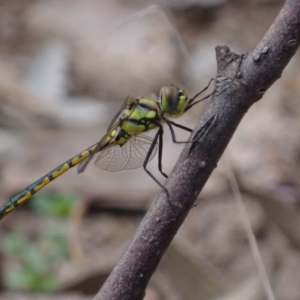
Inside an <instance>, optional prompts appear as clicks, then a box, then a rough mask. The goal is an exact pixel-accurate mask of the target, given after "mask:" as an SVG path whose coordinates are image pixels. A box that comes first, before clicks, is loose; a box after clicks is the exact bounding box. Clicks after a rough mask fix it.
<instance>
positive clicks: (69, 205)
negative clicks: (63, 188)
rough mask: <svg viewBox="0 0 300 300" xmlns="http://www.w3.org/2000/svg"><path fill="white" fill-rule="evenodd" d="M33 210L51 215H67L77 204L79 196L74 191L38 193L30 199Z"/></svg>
mask: <svg viewBox="0 0 300 300" xmlns="http://www.w3.org/2000/svg"><path fill="white" fill-rule="evenodd" d="M30 205H31V206H32V207H33V209H34V210H36V211H38V212H40V213H42V214H45V215H48V216H52V217H67V216H70V215H71V214H72V212H73V211H74V210H76V208H77V207H78V205H79V198H78V196H76V195H75V194H74V193H70V192H61V193H55V194H53V193H39V194H37V195H36V196H35V197H34V198H33V199H32V200H31V201H30Z"/></svg>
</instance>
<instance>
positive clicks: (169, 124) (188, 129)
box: [166, 120, 194, 144]
mask: <svg viewBox="0 0 300 300" xmlns="http://www.w3.org/2000/svg"><path fill="white" fill-rule="evenodd" d="M166 123H167V124H168V126H169V128H170V132H171V136H172V141H173V143H175V144H187V143H193V142H194V141H193V140H191V141H177V139H176V135H175V131H174V129H173V127H172V125H174V126H176V127H178V128H181V129H184V130H186V131H188V132H192V131H193V130H192V129H190V128H188V127H186V126H183V125H180V124H177V123H175V122H173V121H170V120H166Z"/></svg>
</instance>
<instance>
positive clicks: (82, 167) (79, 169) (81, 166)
mask: <svg viewBox="0 0 300 300" xmlns="http://www.w3.org/2000/svg"><path fill="white" fill-rule="evenodd" d="M105 138H106V136H104V137H103V138H102V139H101V141H100V142H99V143H98V145H97V146H96V148H95V149H94V150H93V152H92V153H91V154H90V156H88V157H87V158H86V159H85V160H83V161H82V162H81V163H80V164H79V165H78V167H77V172H78V174H80V173H82V172H83V171H84V170H85V169H86V167H87V166H88V164H89V163H90V161H91V160H92V159H93V157H94V155H95V154H96V153H97V152H99V150H100V149H101V147H103V141H104V140H105Z"/></svg>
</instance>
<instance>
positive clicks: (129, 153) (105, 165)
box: [95, 135, 158, 172]
mask: <svg viewBox="0 0 300 300" xmlns="http://www.w3.org/2000/svg"><path fill="white" fill-rule="evenodd" d="M152 142H153V139H152V138H150V137H148V136H145V135H138V136H134V137H132V138H130V139H129V140H128V142H127V143H126V144H125V145H123V146H122V147H121V146H119V145H112V146H110V147H107V148H105V149H103V150H101V151H100V153H99V155H98V157H97V158H96V160H95V166H97V167H98V168H100V169H103V170H107V171H111V172H115V171H120V170H124V169H136V168H140V167H142V166H143V163H144V161H145V157H146V155H147V153H148V151H149V149H150V146H151V144H152ZM157 146H158V144H156V145H155V147H154V149H153V151H152V153H151V156H150V158H149V162H150V161H151V160H152V159H153V158H154V156H155V154H156V152H157Z"/></svg>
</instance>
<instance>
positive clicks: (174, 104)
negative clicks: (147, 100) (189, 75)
mask: <svg viewBox="0 0 300 300" xmlns="http://www.w3.org/2000/svg"><path fill="white" fill-rule="evenodd" d="M188 102H189V99H188V96H187V94H186V93H185V91H184V90H182V89H179V88H177V87H176V86H175V85H167V86H164V87H162V89H161V90H160V94H159V103H160V107H161V110H162V112H163V113H164V114H165V115H167V116H170V117H173V118H177V117H179V116H181V115H182V114H183V113H185V112H186V110H187V105H188Z"/></svg>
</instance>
